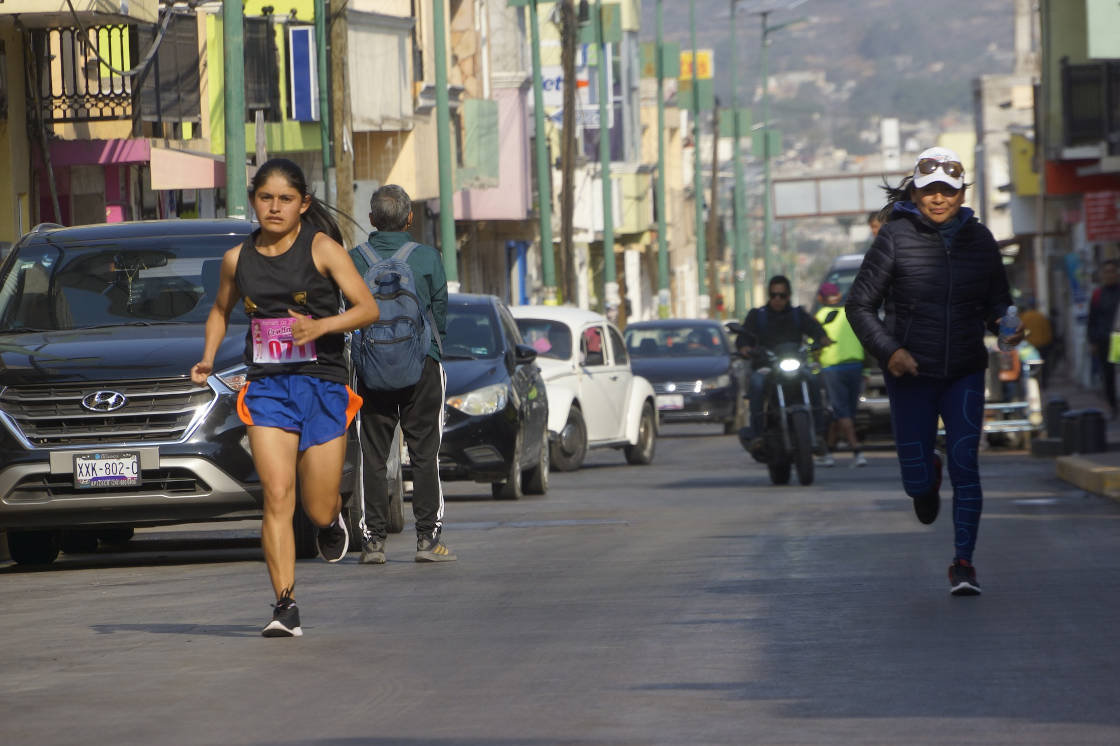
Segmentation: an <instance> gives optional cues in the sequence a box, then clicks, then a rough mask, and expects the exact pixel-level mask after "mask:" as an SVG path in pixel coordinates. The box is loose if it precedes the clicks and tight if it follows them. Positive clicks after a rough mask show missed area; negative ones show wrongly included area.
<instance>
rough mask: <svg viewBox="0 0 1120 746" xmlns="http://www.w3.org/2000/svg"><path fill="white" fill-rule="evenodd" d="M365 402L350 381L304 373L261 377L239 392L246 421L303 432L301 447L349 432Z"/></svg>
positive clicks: (239, 404)
mask: <svg viewBox="0 0 1120 746" xmlns="http://www.w3.org/2000/svg"><path fill="white" fill-rule="evenodd" d="M361 406H362V397H360V396H358V395H357V394H355V393H354V392H353V391H351V390H350V387H349V386H347V385H346V384H343V383H336V382H334V381H324V380H323V379H321V378H313V377H312V376H304V375H278V376H268V377H266V378H259V379H257V380H255V381H249V382H248V383H246V384H245V386H244V387H243V388H242V389H241V393H239V394H238V395H237V416H238V417H240V418H241V421H242V422H244V423H245V424H246V425H256V426H258V427H278V428H280V429H281V430H287V431H288V432H293V433H299V450H300V451H306V450H307V449H308V448H310V447H311V446H317V445H321V444H322V443H328V442H330V441H332V440H334V439H335V438H337V437H338V436H340V435H343V434H345V433H346V428H347V427H349V426H350V422H351V421H352V420H353V419H354V415H355V414H357V412H358V410H359V409H360V408H361Z"/></svg>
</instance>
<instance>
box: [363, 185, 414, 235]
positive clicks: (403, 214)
mask: <svg viewBox="0 0 1120 746" xmlns="http://www.w3.org/2000/svg"><path fill="white" fill-rule="evenodd" d="M410 212H412V200H411V199H410V198H409V196H408V192H406V191H405V190H404V189H402V188H400V187H399V186H397V185H396V184H386V185H385V186H383V187H381V188H380V189H378V190H377V191H376V192H374V193H373V196H372V197H371V198H370V200H369V217H370V220H371V221H373V227H374V228H376V229H377V230H379V231H403V230H404V229H405V226H407V225H408V213H410Z"/></svg>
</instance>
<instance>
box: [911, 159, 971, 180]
mask: <svg viewBox="0 0 1120 746" xmlns="http://www.w3.org/2000/svg"><path fill="white" fill-rule="evenodd" d="M939 168H940V169H941V170H942V171H944V172H945V173H946V174H948V175H949V177H950V178H953V179H959V178H961V175H962V174H964V166H962V165H961V164H960V162H959V161H939V160H937V159H935V158H923V159H922V160H920V161H918V166H917V171H918V173H920V174H932V173H933V172H934V171H936V170H937V169H939Z"/></svg>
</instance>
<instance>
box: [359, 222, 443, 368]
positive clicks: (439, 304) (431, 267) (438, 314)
mask: <svg viewBox="0 0 1120 746" xmlns="http://www.w3.org/2000/svg"><path fill="white" fill-rule="evenodd" d="M412 240H414V239H413V238H412V236H410V235H409V234H407V233H405V232H404V231H374V232H373V233H371V234H369V245H370V246H372V247H373V250H374V251H375V252H376V253H377V255H378V256H380V257H381V258H382V259H388V258H389V257H391V256H392V255H393V254H395V253H397V250H398V249H400V247H402V246H404V245H405V244H406V243H408V242H409V241H412ZM408 266H410V267H412V276H413V278H414V279H415V280H416V294H417V295H418V296H420V305H421V307H423V308H426V309H429V310H430V311H431V312H432V318H433V319H435V322H436V330H437V331H438V332H439V337H440V339H441V340H444V339H447V275H446V274H444V271H443V257H442V256H440V253H439V252H438V251H436V250H435V249H433V248H432V247H431V246H426V245H424V244H420V245H419V246H417V247H416V248H415V249H413V251H412V253H411V254H409V256H408ZM428 355H429V356H430V357H431V358H432V359H433V360H435V361H437V362H438V361H439V360H440V354H439V347H438V346H437V345H436V341H435V340H434V339H433V340H432V346H431V347H430V348H429V349H428Z"/></svg>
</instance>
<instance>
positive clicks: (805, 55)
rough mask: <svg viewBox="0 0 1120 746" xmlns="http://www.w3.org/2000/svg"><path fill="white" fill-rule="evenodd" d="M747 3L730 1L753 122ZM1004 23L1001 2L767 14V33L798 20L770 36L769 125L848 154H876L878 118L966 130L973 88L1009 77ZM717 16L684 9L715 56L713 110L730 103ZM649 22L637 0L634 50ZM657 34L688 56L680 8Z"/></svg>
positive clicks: (755, 73)
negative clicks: (991, 77)
mask: <svg viewBox="0 0 1120 746" xmlns="http://www.w3.org/2000/svg"><path fill="white" fill-rule="evenodd" d="M752 5H755V6H756V7H757V5H756V4H753V3H751V2H750V1H749V0H746V1H743V2H740V3H739V11H738V19H737V20H738V41H739V66H740V71H739V78H740V84H739V85H740V95H739V100H740V102H742V103H743V104H744V105H753V106H754V107H755V119H756V121H757V120H758V119H759V118H760V112H759V110H758V106H757V103H756V102H755V101H754V100H755V98H756V96H757V94H758V92H759V91H760V90H761V88H760V84H761V74H760V59H761V29H760V20H759V16H757V15H750V13H749V11H750V8H751V7H752ZM1013 15H1014V7H1013V1H1012V0H941V2H938V3H930V2H928V1H927V0H807V2H805V3H804V4H802V5H800V6H799V7H797V8H796V9H794V10H793V11H788V12H775V13H772V14H771V15H770V21H769V22H770V25H771V26H773V25H776V24H780V23H783V22H785V21H789V20H792V19H795V18H802V17H805V18H807V19H808V20H806V21H805V22H803V23H799V24H797V25H795V26H791V27H787V28H785V29H782V30H779V31H776V32H774V33H772V34H771V35H770V39H771V45H770V75H771V78H772V87H771V111H772V115H771V116H772V119H773V120H774V121H775V124H776V126H777V127H779V128H780V129H782V130H783V132H784V133H786V134H787V135H789V136H791V137H794V138H797V139H801V140H803V141H805V142H809V143H814V144H816V145H818V146H819V147H838V148H844V149H845V150H847V151H848V152H849V153H852V154H861V153H868V152H872V151H875V150H877V148H878V144H877V143H876V142H874V141H871V140H869V138H868V137H867V136H866V133H867V131H868V130H875V129H876V127H875V121H876V120H878V119H879V118H880V117H897V118H899V119H900V120H902V122H903V123H904V124H905V123H917V122H933V123H934V124H935V126H943V127H954V128H957V129H959V128H960V127H961V126H969V123H970V122H971V116H972V115H971V110H972V81H973V79H974V78H976V77H977V76H979V75H984V74H1003V73H1009V72H1011V71H1012V68H1013V63H1014V47H1013ZM729 19H730V12H729V0H696V29H697V46H698V47H699V48H711V49H714V50H715V89H716V95H717V96H718V97H719V98H720V100H721V102H729V101H730V95H729V94H730V77H731V76H730V72H729V68H728V65H729V63H730V60H731V54H730V31H729ZM655 24H656V16H655V4H654V3H653V2H651V1H650V0H645V1H644V2H643V3H642V32H641V36H642V39H643V41H652V40H653V39H654V38H655V31H656V25H655ZM664 28H665V37H666V39H667V40H671V41H676V42H679V43H680V44H681V47H682V48H683V49H688V48H690V46H691V42H690V38H689V2H688V1H687V0H666V2H665V3H664ZM775 87H778V88H780V90H775ZM861 134H863V137H861Z"/></svg>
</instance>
